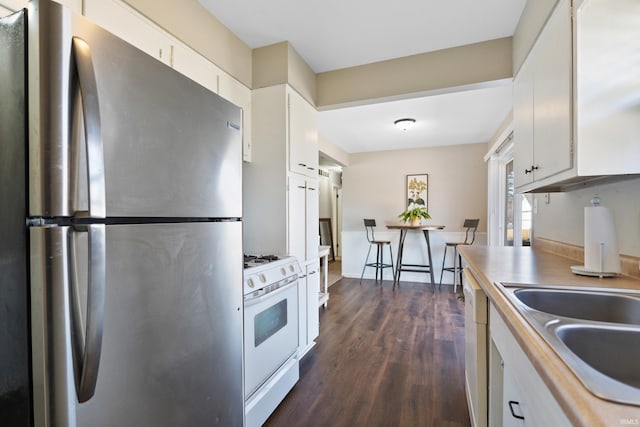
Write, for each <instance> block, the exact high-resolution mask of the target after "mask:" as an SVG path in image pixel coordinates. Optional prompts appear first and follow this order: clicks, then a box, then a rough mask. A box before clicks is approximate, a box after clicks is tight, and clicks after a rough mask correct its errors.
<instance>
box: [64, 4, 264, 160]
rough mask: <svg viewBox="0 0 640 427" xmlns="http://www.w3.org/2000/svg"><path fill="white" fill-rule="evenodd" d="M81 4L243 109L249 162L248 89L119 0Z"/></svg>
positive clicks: (112, 29)
mask: <svg viewBox="0 0 640 427" xmlns="http://www.w3.org/2000/svg"><path fill="white" fill-rule="evenodd" d="M66 1H67V2H80V1H81V0H66ZM84 4H85V6H84V7H85V15H86V16H87V18H89V19H91V20H92V21H94V22H95V23H97V24H98V25H100V26H102V27H104V28H106V29H107V30H109V31H110V32H112V33H113V34H115V35H117V36H118V37H120V38H121V39H124V40H126V41H127V42H129V43H131V44H132V45H134V46H136V47H137V48H138V49H140V50H142V51H143V52H145V53H147V54H149V55H151V56H153V57H154V58H156V59H158V60H160V61H162V62H164V63H165V64H167V65H168V66H170V67H172V68H173V69H175V70H176V71H178V72H179V73H181V74H183V75H185V76H187V77H189V78H190V79H191V80H193V81H195V82H196V83H199V84H200V85H202V86H204V87H206V88H207V89H209V90H210V91H212V92H214V93H217V94H218V95H220V96H222V97H223V98H225V99H226V100H228V101H230V102H232V103H234V104H235V105H237V106H238V107H240V108H242V118H243V119H242V127H243V133H242V135H243V147H242V158H243V160H244V161H251V89H249V88H248V87H246V86H245V85H243V84H242V83H240V82H238V81H237V80H236V79H234V78H233V77H231V76H230V75H229V74H227V73H226V72H224V71H223V70H222V69H220V68H219V67H218V66H217V65H215V64H214V63H212V62H211V61H209V60H208V59H207V58H205V57H204V56H202V55H200V54H199V53H198V52H196V51H195V50H193V49H192V48H191V47H189V46H187V45H186V44H184V43H183V42H181V41H180V40H178V39H176V38H175V37H173V36H172V35H171V34H169V33H167V32H166V31H164V30H163V29H162V28H161V27H159V26H157V25H156V24H155V23H153V22H152V21H150V20H149V19H147V18H146V17H144V16H143V15H141V14H140V13H138V12H137V11H135V10H134V9H132V8H131V7H130V6H128V5H126V4H125V3H123V2H122V1H120V0H84Z"/></svg>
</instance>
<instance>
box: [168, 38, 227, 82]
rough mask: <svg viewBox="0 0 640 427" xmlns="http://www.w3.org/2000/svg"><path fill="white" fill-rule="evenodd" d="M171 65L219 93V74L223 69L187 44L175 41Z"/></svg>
mask: <svg viewBox="0 0 640 427" xmlns="http://www.w3.org/2000/svg"><path fill="white" fill-rule="evenodd" d="M171 65H172V66H173V68H174V69H175V70H176V71H178V72H179V73H181V74H183V75H185V76H187V77H189V78H190V79H191V80H193V81H194V82H197V83H199V84H200V85H202V86H204V87H206V88H207V89H209V90H210V91H211V92H213V93H218V75H219V74H220V72H221V71H222V70H220V69H219V68H218V67H216V66H215V65H214V64H213V63H211V62H210V61H209V60H207V59H206V58H205V57H204V56H202V55H200V54H199V53H198V52H196V51H194V50H193V49H191V48H190V47H188V46H187V45H185V44H183V43H180V42H178V41H175V42H174V48H173V58H172V63H171Z"/></svg>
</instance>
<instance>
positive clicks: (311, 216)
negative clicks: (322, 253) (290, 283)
mask: <svg viewBox="0 0 640 427" xmlns="http://www.w3.org/2000/svg"><path fill="white" fill-rule="evenodd" d="M318 184H319V182H318V181H317V180H306V186H307V192H306V203H305V241H306V242H305V243H306V245H305V247H306V248H305V256H306V259H307V260H312V259H315V258H318V246H319V245H320V237H319V234H318V233H319V226H318V223H319V219H318V217H319V214H320V213H319V210H320V195H319V193H320V191H319V190H318Z"/></svg>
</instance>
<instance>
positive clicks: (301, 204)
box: [287, 176, 307, 264]
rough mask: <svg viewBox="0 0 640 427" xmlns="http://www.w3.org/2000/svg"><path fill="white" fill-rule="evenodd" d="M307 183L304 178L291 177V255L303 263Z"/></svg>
mask: <svg viewBox="0 0 640 427" xmlns="http://www.w3.org/2000/svg"><path fill="white" fill-rule="evenodd" d="M306 190H307V189H306V183H305V180H304V178H302V177H298V176H290V177H289V212H288V214H289V218H288V227H287V228H288V236H287V237H288V246H289V255H291V256H294V257H296V258H298V262H300V263H301V264H302V263H303V262H304V261H305V260H306V254H305V251H306V239H305V233H306V215H305V210H306V200H305V198H306Z"/></svg>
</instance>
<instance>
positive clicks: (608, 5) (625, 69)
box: [514, 0, 640, 192]
mask: <svg viewBox="0 0 640 427" xmlns="http://www.w3.org/2000/svg"><path fill="white" fill-rule="evenodd" d="M573 3H574V7H573V8H571V2H570V1H569V0H560V1H558V4H557V5H556V7H555V9H554V10H553V12H552V14H551V15H550V16H549V19H548V20H547V22H546V24H545V26H544V27H543V29H542V31H541V32H540V34H539V36H538V39H537V41H536V43H535V44H534V46H533V48H532V49H531V52H530V53H529V55H528V57H527V59H526V61H525V62H524V63H523V65H522V67H521V68H520V70H519V72H518V74H517V76H516V77H515V78H514V141H515V151H514V168H515V173H516V188H517V189H518V191H520V192H527V191H532V192H548V191H566V190H570V189H572V188H583V187H584V185H587V184H597V183H600V182H606V181H612V180H616V179H622V178H626V177H634V176H637V175H638V174H640V161H638V159H639V158H640V143H639V141H640V120H639V117H640V115H639V111H640V109H639V107H638V105H639V104H638V102H637V100H638V99H639V98H640V79H638V75H640V65H638V64H639V63H638V61H637V60H636V57H637V52H638V51H640V26H639V25H638V24H637V16H639V15H640V3H639V2H638V1H637V0H620V1H616V2H611V1H608V0H574V2H573ZM572 12H573V16H572Z"/></svg>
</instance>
